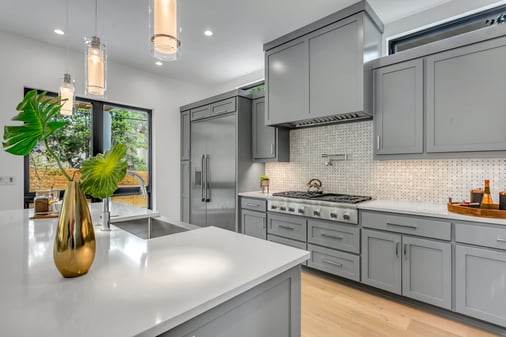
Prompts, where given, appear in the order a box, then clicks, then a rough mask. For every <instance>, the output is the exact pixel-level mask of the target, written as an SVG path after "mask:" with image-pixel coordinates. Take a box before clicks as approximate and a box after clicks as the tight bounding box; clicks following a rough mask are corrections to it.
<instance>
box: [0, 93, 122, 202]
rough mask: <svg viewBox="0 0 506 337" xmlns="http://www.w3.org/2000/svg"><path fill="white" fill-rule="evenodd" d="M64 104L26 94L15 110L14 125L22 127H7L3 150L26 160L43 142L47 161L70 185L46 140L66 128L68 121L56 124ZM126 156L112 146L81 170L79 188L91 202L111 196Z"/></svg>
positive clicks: (68, 177)
mask: <svg viewBox="0 0 506 337" xmlns="http://www.w3.org/2000/svg"><path fill="white" fill-rule="evenodd" d="M64 103H65V100H62V99H61V97H56V98H48V97H47V96H46V93H45V92H43V93H40V94H38V93H37V91H36V90H31V91H29V92H28V93H27V94H26V95H25V97H24V98H23V100H22V101H21V103H19V104H18V106H17V107H16V110H17V111H18V114H17V115H16V116H14V117H13V118H12V120H13V121H17V122H23V124H22V125H6V126H5V127H4V136H3V139H4V141H3V143H2V146H3V148H4V150H5V151H6V152H8V153H11V154H14V155H18V156H26V155H28V154H30V152H31V151H32V150H33V149H34V148H35V147H36V146H37V144H39V143H40V142H43V143H44V144H45V148H46V151H47V155H48V157H50V158H52V159H54V160H55V162H56V163H57V165H58V168H59V169H60V171H61V173H62V174H63V175H64V176H65V178H67V180H69V181H71V180H73V178H74V177H70V176H69V175H68V174H67V172H66V171H65V169H64V168H63V166H62V164H61V161H60V158H59V156H58V155H57V154H56V153H55V151H53V149H51V146H50V145H49V143H50V142H49V140H50V139H51V138H52V136H53V135H54V134H55V133H56V132H57V131H58V130H60V129H62V128H64V127H65V126H67V125H68V124H69V123H70V122H69V121H59V120H57V118H56V117H57V116H58V115H59V113H60V110H61V108H62V106H63V104H64ZM56 144H57V143H56V142H54V141H53V142H52V145H56ZM125 155H126V146H125V145H124V144H115V145H114V146H113V147H112V148H111V149H110V150H109V151H106V152H105V154H98V155H97V156H95V157H92V158H90V159H88V160H87V161H85V162H83V163H82V166H81V170H80V171H81V188H82V190H83V191H84V192H85V193H86V194H88V195H91V196H92V197H94V198H101V199H103V198H105V197H108V196H111V195H112V194H113V193H114V191H115V190H116V188H117V185H118V183H119V181H121V180H122V179H123V178H124V177H125V174H126V169H127V163H126V162H125V161H124V160H123V158H124V157H125Z"/></svg>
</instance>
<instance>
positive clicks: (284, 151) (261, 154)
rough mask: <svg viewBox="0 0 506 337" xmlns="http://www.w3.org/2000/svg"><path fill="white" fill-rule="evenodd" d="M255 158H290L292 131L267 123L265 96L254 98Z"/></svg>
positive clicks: (279, 160)
mask: <svg viewBox="0 0 506 337" xmlns="http://www.w3.org/2000/svg"><path fill="white" fill-rule="evenodd" d="M251 104H252V109H251V117H252V121H251V122H252V124H251V125H252V147H253V149H252V150H253V151H252V152H253V160H255V161H261V162H273V161H278V162H281V161H289V160H290V132H289V130H287V129H282V128H275V127H271V126H266V125H265V98H264V97H259V98H255V99H253V100H252V103H251Z"/></svg>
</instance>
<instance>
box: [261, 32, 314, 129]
mask: <svg viewBox="0 0 506 337" xmlns="http://www.w3.org/2000/svg"><path fill="white" fill-rule="evenodd" d="M307 48H308V47H307V42H306V40H305V39H296V40H294V41H292V42H289V43H286V44H283V45H281V46H279V47H277V48H274V49H273V50H271V51H269V52H267V53H266V55H265V64H266V82H267V83H268V85H267V87H266V96H267V104H268V105H267V111H266V124H267V125H272V124H277V123H284V122H290V121H293V120H300V119H304V118H306V117H307V111H308V109H309V103H308V90H309V89H308V76H309V74H308V62H307V60H308V55H307Z"/></svg>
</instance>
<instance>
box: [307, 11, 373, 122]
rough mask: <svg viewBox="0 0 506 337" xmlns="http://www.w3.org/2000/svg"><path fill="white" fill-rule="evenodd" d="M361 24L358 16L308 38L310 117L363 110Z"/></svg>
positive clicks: (361, 18) (321, 30) (360, 17)
mask: <svg viewBox="0 0 506 337" xmlns="http://www.w3.org/2000/svg"><path fill="white" fill-rule="evenodd" d="M362 20H363V17H362V15H356V16H354V17H352V18H349V19H344V20H341V21H339V22H337V23H335V24H333V25H331V26H329V27H326V28H323V29H320V30H318V31H317V32H315V33H312V34H310V35H309V36H308V39H307V43H308V46H309V116H308V117H310V118H313V117H321V116H328V115H333V114H337V113H346V112H353V111H362V110H364V98H363V95H364V90H363V88H364V87H363V85H364V84H363V83H364V69H363V59H362V53H363V50H362V37H361V35H360V32H361V27H362V25H363V24H362ZM343 46H346V47H345V48H343Z"/></svg>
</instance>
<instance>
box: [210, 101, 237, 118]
mask: <svg viewBox="0 0 506 337" xmlns="http://www.w3.org/2000/svg"><path fill="white" fill-rule="evenodd" d="M234 111H235V97H232V98H229V99H226V100H224V101H219V102H216V103H213V104H211V115H220V114H224V113H228V112H234Z"/></svg>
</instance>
